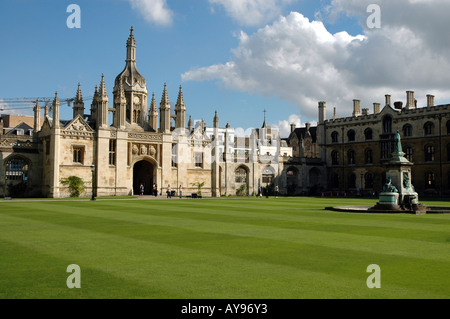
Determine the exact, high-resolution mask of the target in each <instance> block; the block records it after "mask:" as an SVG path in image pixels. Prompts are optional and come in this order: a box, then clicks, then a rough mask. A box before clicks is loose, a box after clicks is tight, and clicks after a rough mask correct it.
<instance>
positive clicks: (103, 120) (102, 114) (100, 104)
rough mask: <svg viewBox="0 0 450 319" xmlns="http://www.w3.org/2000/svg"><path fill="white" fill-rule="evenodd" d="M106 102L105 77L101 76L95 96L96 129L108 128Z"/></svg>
mask: <svg viewBox="0 0 450 319" xmlns="http://www.w3.org/2000/svg"><path fill="white" fill-rule="evenodd" d="M108 101H109V99H108V94H107V93H106V85H105V76H104V75H103V74H102V81H101V82H100V89H99V92H98V95H97V128H99V127H107V126H108Z"/></svg>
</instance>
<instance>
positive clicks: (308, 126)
mask: <svg viewBox="0 0 450 319" xmlns="http://www.w3.org/2000/svg"><path fill="white" fill-rule="evenodd" d="M310 128H311V123H306V132H308V131H309V129H310Z"/></svg>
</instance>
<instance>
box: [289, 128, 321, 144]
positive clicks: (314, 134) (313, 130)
mask: <svg viewBox="0 0 450 319" xmlns="http://www.w3.org/2000/svg"><path fill="white" fill-rule="evenodd" d="M309 133H310V134H311V138H312V142H313V143H316V141H317V126H314V127H310V128H309ZM292 134H295V135H297V138H298V139H299V140H302V139H305V137H306V134H307V131H306V127H300V128H296V129H295V130H294V132H293V133H291V135H290V136H289V138H291V136H292Z"/></svg>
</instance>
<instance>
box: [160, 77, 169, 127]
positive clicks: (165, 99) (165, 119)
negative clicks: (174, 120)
mask: <svg viewBox="0 0 450 319" xmlns="http://www.w3.org/2000/svg"><path fill="white" fill-rule="evenodd" d="M159 111H160V116H161V118H160V121H159V129H160V130H161V133H170V101H169V95H168V94H167V84H166V83H164V91H163V95H162V98H161V103H160V105H159Z"/></svg>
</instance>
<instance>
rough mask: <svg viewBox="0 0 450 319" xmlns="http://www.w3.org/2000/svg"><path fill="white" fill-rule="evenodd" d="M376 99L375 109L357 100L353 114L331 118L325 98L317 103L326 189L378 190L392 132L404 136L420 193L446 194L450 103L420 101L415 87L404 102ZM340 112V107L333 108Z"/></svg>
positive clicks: (449, 173)
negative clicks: (425, 104) (362, 105)
mask: <svg viewBox="0 0 450 319" xmlns="http://www.w3.org/2000/svg"><path fill="white" fill-rule="evenodd" d="M385 101H386V103H385V106H384V108H382V109H381V107H380V104H378V103H374V105H373V112H372V114H370V111H369V109H368V108H364V109H361V102H360V101H359V100H354V101H353V114H352V116H351V117H346V118H337V117H336V115H334V116H333V118H332V119H331V120H327V119H326V117H325V114H326V103H325V102H320V103H319V122H318V125H317V131H318V133H317V134H318V136H319V137H318V139H319V140H318V144H319V148H320V153H321V155H320V157H321V158H322V160H323V161H324V162H325V163H326V167H327V169H326V171H327V184H328V190H330V191H334V192H341V193H342V192H346V193H347V194H349V193H357V192H363V193H372V194H373V193H377V192H379V191H380V190H381V189H382V186H383V185H384V183H385V178H386V176H385V171H386V168H385V164H386V162H387V161H389V159H390V158H391V154H392V151H393V147H394V145H393V143H394V141H393V140H394V135H395V134H396V132H397V131H398V132H399V133H400V135H401V138H402V147H403V152H404V153H405V157H406V158H407V159H408V160H409V161H410V162H412V163H414V166H413V168H412V176H413V180H412V183H413V185H414V186H415V188H416V190H417V191H418V192H419V193H420V194H421V195H422V196H424V195H425V196H427V195H428V196H434V195H446V194H449V191H448V190H449V189H450V105H439V106H436V105H435V104H434V96H432V95H428V96H427V106H426V107H421V108H418V107H417V101H416V99H415V97H414V92H412V91H407V92H406V103H405V105H404V103H403V102H395V103H394V105H392V104H391V96H390V95H386V96H385ZM334 114H336V112H335V113H334Z"/></svg>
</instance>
